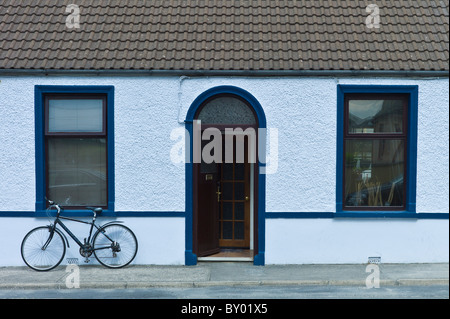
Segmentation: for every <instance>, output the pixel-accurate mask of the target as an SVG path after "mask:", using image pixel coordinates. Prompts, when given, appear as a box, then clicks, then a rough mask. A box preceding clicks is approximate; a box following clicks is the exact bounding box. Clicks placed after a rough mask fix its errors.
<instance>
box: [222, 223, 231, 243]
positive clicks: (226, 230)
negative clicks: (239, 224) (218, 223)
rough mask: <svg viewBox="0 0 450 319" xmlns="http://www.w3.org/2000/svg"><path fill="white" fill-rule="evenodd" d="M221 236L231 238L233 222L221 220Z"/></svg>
mask: <svg viewBox="0 0 450 319" xmlns="http://www.w3.org/2000/svg"><path fill="white" fill-rule="evenodd" d="M222 238H223V239H233V222H222Z"/></svg>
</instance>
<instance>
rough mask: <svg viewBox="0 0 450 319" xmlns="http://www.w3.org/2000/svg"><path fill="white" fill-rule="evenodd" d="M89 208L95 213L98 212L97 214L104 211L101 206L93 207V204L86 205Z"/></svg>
mask: <svg viewBox="0 0 450 319" xmlns="http://www.w3.org/2000/svg"><path fill="white" fill-rule="evenodd" d="M86 208H87V209H90V210H92V211H93V212H94V213H96V214H100V213H101V212H102V211H103V209H102V208H101V207H91V206H88V207H86Z"/></svg>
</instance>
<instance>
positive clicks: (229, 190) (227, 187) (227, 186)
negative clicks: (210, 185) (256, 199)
mask: <svg viewBox="0 0 450 319" xmlns="http://www.w3.org/2000/svg"><path fill="white" fill-rule="evenodd" d="M222 199H223V200H232V199H233V183H232V182H229V183H227V182H224V183H222Z"/></svg>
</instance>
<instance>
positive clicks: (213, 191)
mask: <svg viewBox="0 0 450 319" xmlns="http://www.w3.org/2000/svg"><path fill="white" fill-rule="evenodd" d="M205 144H206V142H204V141H203V142H202V149H203V146H204V145H205ZM197 165H198V175H197V196H198V197H197V203H198V204H197V207H198V215H197V255H198V256H199V257H202V256H208V255H211V254H214V253H217V252H219V251H220V247H219V223H218V220H219V205H218V204H219V203H218V200H217V196H218V195H219V194H218V188H219V187H220V183H219V180H220V176H219V174H220V164H217V163H214V162H213V163H209V164H208V163H205V162H204V161H203V159H202V161H201V163H200V164H197Z"/></svg>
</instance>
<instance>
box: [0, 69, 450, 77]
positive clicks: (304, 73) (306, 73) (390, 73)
mask: <svg viewBox="0 0 450 319" xmlns="http://www.w3.org/2000/svg"><path fill="white" fill-rule="evenodd" d="M0 75H2V76H8V75H12V76H18V75H23V76H26V75H41V76H42V75H44V76H51V75H74V76H86V75H91V76H113V75H115V76H152V75H153V76H248V77H271V76H274V77H279V76H296V77H312V76H314V77H316V76H317V77H322V76H324V77H336V76H339V77H352V76H355V77H362V76H370V77H443V78H448V77H449V71H442V70H428V71H427V70H399V71H397V70H132V69H125V70H124V69H120V70H73V69H72V70H66V69H0Z"/></svg>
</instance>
